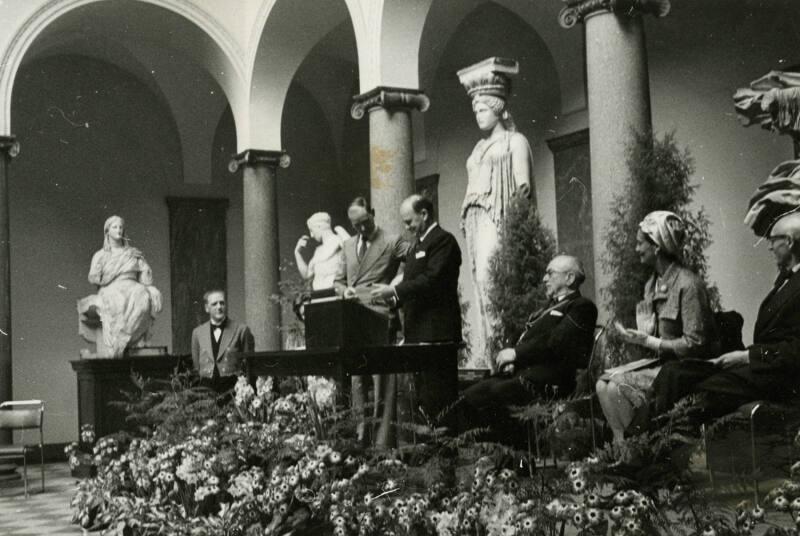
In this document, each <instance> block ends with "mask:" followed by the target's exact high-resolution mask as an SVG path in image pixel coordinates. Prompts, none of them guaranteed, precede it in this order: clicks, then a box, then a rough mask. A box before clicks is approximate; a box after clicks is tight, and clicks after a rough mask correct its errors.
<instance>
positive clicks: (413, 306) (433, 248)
mask: <svg viewBox="0 0 800 536" xmlns="http://www.w3.org/2000/svg"><path fill="white" fill-rule="evenodd" d="M400 217H401V218H402V219H403V224H404V225H405V227H406V229H407V230H408V231H410V232H412V233H414V235H415V236H416V240H415V241H414V244H413V246H412V247H411V248H410V249H409V251H408V253H407V254H406V262H405V267H404V269H403V281H402V282H400V283H397V284H396V285H375V289H374V290H373V291H372V295H373V297H374V298H376V299H383V300H392V299H394V300H397V301H398V302H399V304H400V306H401V307H402V308H403V335H404V337H405V343H406V344H409V343H428V342H461V304H460V302H459V299H458V275H459V269H460V267H461V249H460V248H459V247H458V242H456V239H455V237H454V236H453V235H452V234H451V233H449V232H447V231H445V230H444V229H442V228H441V227H440V226H439V224H438V223H437V222H436V215H435V214H434V208H433V203H432V202H431V201H430V200H429V199H427V198H425V197H423V196H421V195H418V194H415V195H412V196H410V197H408V198H406V199H405V200H404V201H403V203H402V204H401V205H400ZM414 390H415V391H416V392H417V394H418V397H419V400H420V405H421V406H422V407H423V409H424V410H425V412H426V413H427V415H430V416H436V415H437V414H438V413H439V412H440V411H441V410H442V409H444V408H445V407H446V406H447V405H449V404H450V403H452V402H454V401H455V398H456V396H457V394H458V374H457V371H453V374H452V375H447V376H446V377H443V376H442V375H439V374H436V373H431V372H426V373H417V374H415V375H414Z"/></svg>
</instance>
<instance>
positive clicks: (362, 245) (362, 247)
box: [356, 238, 367, 261]
mask: <svg viewBox="0 0 800 536" xmlns="http://www.w3.org/2000/svg"><path fill="white" fill-rule="evenodd" d="M366 251H367V241H366V240H364V239H363V238H361V239H359V241H358V250H357V251H356V255H357V256H358V260H359V261H360V260H362V259H363V258H364V253H366Z"/></svg>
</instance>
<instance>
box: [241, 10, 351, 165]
mask: <svg viewBox="0 0 800 536" xmlns="http://www.w3.org/2000/svg"><path fill="white" fill-rule="evenodd" d="M353 3H354V0H349V1H344V0H343V1H340V2H318V1H317V0H269V1H267V2H265V3H264V5H263V6H262V8H261V11H260V12H259V15H258V17H257V19H256V26H255V28H254V30H253V33H252V35H253V36H254V37H253V41H252V42H251V46H250V47H249V48H250V51H251V56H250V58H249V59H248V66H249V73H250V91H249V100H248V102H249V113H250V119H249V120H250V124H249V129H248V133H247V136H248V137H247V139H242V140H241V142H240V149H245V148H249V147H257V148H259V149H268V150H281V149H282V148H283V146H282V140H281V125H282V118H283V109H284V105H285V102H286V95H287V93H288V91H289V86H290V84H291V83H292V80H293V79H294V77H295V74H296V73H297V71H298V69H299V67H300V65H301V64H302V63H303V61H304V60H305V59H306V57H307V56H308V55H309V53H310V52H311V50H312V48H314V46H315V45H317V44H318V43H319V42H320V41H321V40H322V39H323V38H324V37H325V36H326V35H328V34H330V33H331V32H332V31H333V30H334V29H335V28H336V27H337V26H339V25H341V24H343V23H344V24H347V23H348V22H349V23H350V24H351V25H352V24H353V19H352V18H351V16H350V14H351V11H350V5H351V4H353ZM354 32H355V34H356V40H357V42H360V41H359V38H358V36H359V32H356V31H355V28H354ZM358 48H359V49H360V48H361V46H360V44H359V45H358Z"/></svg>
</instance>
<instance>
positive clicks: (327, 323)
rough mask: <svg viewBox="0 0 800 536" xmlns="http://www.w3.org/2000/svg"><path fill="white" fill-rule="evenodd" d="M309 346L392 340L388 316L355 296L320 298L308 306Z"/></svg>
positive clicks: (382, 342) (323, 346)
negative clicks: (349, 297)
mask: <svg viewBox="0 0 800 536" xmlns="http://www.w3.org/2000/svg"><path fill="white" fill-rule="evenodd" d="M305 319H306V348H308V349H312V348H327V347H331V346H337V347H342V348H343V347H350V348H354V347H359V346H370V345H373V346H374V345H378V344H388V342H389V317H388V316H387V315H384V314H381V313H379V312H377V311H375V310H373V309H370V308H368V307H366V306H364V305H361V304H360V303H359V302H358V301H356V300H342V299H339V298H334V299H326V300H320V301H318V302H316V303H314V302H312V303H309V304H308V305H306V306H305Z"/></svg>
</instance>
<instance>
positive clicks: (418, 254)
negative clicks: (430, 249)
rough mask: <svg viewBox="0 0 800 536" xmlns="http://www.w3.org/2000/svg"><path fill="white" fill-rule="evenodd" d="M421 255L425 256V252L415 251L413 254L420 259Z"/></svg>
mask: <svg viewBox="0 0 800 536" xmlns="http://www.w3.org/2000/svg"><path fill="white" fill-rule="evenodd" d="M423 257H425V252H424V251H417V253H416V254H415V255H414V258H415V259H421V258H423Z"/></svg>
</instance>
